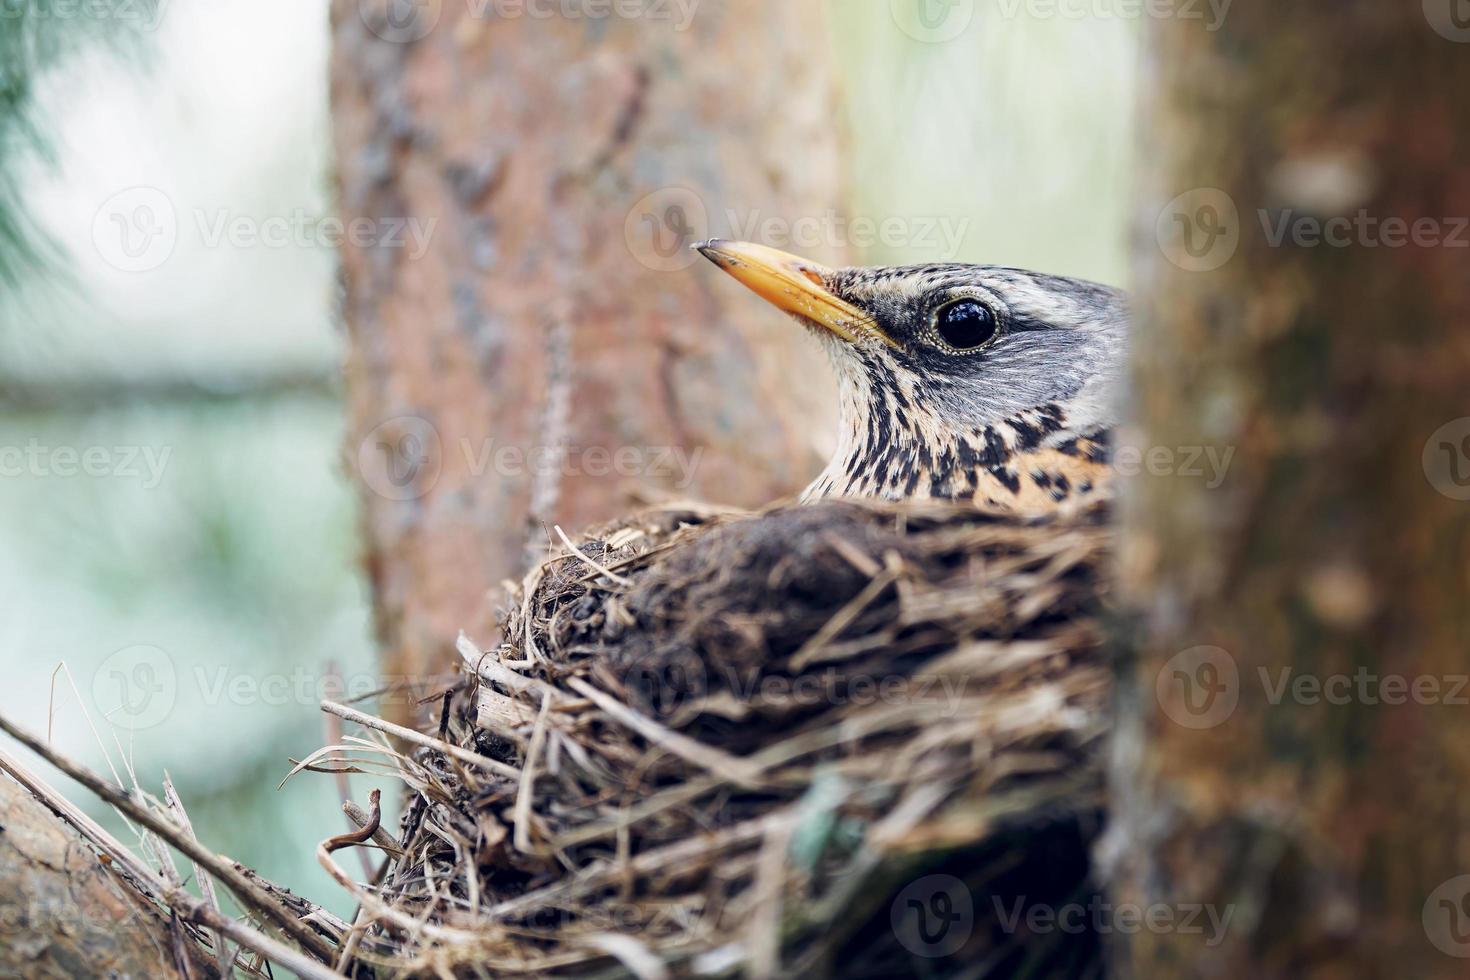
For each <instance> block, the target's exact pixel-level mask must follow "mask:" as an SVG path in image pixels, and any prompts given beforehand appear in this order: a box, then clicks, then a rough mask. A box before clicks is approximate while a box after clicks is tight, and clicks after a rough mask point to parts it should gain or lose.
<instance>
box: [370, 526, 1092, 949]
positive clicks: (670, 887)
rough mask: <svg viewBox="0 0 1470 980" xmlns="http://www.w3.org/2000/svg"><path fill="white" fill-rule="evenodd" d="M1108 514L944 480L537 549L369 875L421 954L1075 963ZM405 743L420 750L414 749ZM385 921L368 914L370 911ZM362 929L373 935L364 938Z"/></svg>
mask: <svg viewBox="0 0 1470 980" xmlns="http://www.w3.org/2000/svg"><path fill="white" fill-rule="evenodd" d="M1108 542H1109V534H1108V531H1107V529H1106V527H1105V525H1104V523H1103V520H1102V515H1101V514H1100V512H1098V511H1096V510H1094V511H1091V512H1087V513H1079V514H1074V515H1071V516H1070V517H1065V518H1057V519H1054V520H1052V521H1048V522H1042V521H1034V520H1020V519H1016V518H1009V517H1003V516H998V515H994V514H986V513H981V512H978V511H976V510H974V509H971V508H962V507H958V506H948V505H937V504H922V505H915V504H906V505H903V506H898V505H888V504H876V503H875V504H866V503H864V504H859V503H843V502H832V503H824V504H819V505H812V506H806V507H789V508H784V509H778V510H773V511H770V512H766V513H763V514H758V515H747V514H733V513H729V512H716V511H710V510H705V509H700V508H666V509H662V510H658V511H653V512H649V513H647V514H643V515H639V516H638V517H636V518H634V519H631V520H628V521H624V522H621V523H619V524H617V525H614V526H611V527H608V528H604V529H602V530H600V531H598V532H596V533H594V534H592V535H590V536H588V537H585V538H583V539H581V540H577V541H573V542H571V543H570V546H569V547H565V548H564V549H563V550H562V551H560V552H558V553H557V554H555V555H553V556H552V557H551V558H549V559H547V560H546V561H545V562H544V563H543V564H542V565H541V566H540V567H539V568H537V569H536V570H535V571H534V572H533V573H532V574H531V575H530V576H529V577H528V578H527V579H526V581H525V582H524V583H523V584H522V586H521V587H520V589H519V590H518V592H517V594H515V595H514V596H513V602H512V603H511V606H510V609H509V612H508V615H507V616H506V617H505V628H504V634H503V636H502V637H501V642H500V643H499V644H498V645H497V646H496V647H494V648H493V649H491V650H489V651H481V650H479V649H477V648H475V647H474V646H473V645H472V644H469V643H468V642H462V645H461V650H462V652H464V653H465V657H466V665H467V669H468V671H469V672H470V673H471V674H472V675H473V678H474V685H473V688H472V697H467V698H460V699H459V700H458V701H457V702H456V705H457V707H456V710H454V711H452V712H451V714H450V717H448V718H447V719H445V720H444V726H445V727H444V729H443V732H444V738H445V739H446V740H448V741H451V742H454V743H456V744H458V745H461V746H463V747H465V748H467V749H470V750H473V751H474V752H475V753H477V754H479V755H481V756H485V757H489V758H490V759H493V760H495V761H496V764H497V765H498V766H510V767H513V771H515V772H517V773H518V774H519V775H518V777H511V776H509V775H507V774H506V773H505V772H504V771H490V770H488V769H485V768H484V767H476V766H474V765H466V764H464V763H463V761H462V760H458V759H451V758H447V757H445V756H442V755H440V754H438V753H434V752H433V751H432V750H426V751H425V754H421V756H420V758H419V762H420V763H426V765H425V768H424V769H423V771H422V772H420V773H419V774H418V775H417V776H415V778H414V779H411V780H410V785H411V786H412V787H413V789H414V790H415V791H416V795H415V797H414V799H413V802H412V805H411V806H410V808H409V812H408V816H407V817H406V819H405V827H404V835H405V836H404V841H405V845H406V846H405V850H406V852H407V857H406V859H405V861H404V862H402V863H401V864H400V865H399V866H398V867H396V868H395V869H394V870H393V872H392V874H391V876H390V878H389V880H388V881H387V883H386V886H385V888H384V892H383V898H384V900H385V901H388V902H389V903H390V904H392V905H393V906H394V907H396V908H397V909H399V910H401V911H403V912H404V913H406V914H408V915H410V916H414V917H419V918H421V919H423V920H424V921H426V922H433V923H438V924H443V925H445V926H449V927H452V928H453V929H454V930H455V935H460V934H461V932H460V931H461V930H467V931H470V932H473V933H474V934H475V935H476V936H477V937H482V938H480V939H478V940H477V941H475V942H459V941H449V940H447V939H445V938H444V936H445V935H448V933H440V934H439V935H438V936H437V937H436V936H431V935H427V934H424V935H417V936H408V935H400V936H398V937H396V940H395V941H396V942H397V943H398V944H399V947H400V951H401V952H403V953H405V954H408V955H411V956H416V957H418V960H417V962H418V963H420V964H421V965H423V966H424V968H425V969H428V968H429V964H432V965H433V967H434V968H435V969H441V970H446V971H452V972H462V973H464V974H465V975H470V974H472V973H473V965H475V964H479V965H481V966H483V967H485V968H489V969H491V970H492V971H493V972H494V973H496V974H498V975H507V974H514V973H527V974H538V975H545V974H565V975H606V974H609V973H611V974H622V975H634V976H638V977H667V976H696V975H706V976H735V975H747V976H775V975H797V974H800V975H804V976H843V977H859V976H875V977H876V976H885V977H887V976H904V975H915V976H919V975H922V976H947V975H952V974H954V973H956V972H957V971H958V970H959V969H960V968H961V967H962V966H964V967H966V968H973V967H974V966H975V965H976V964H982V963H984V964H990V968H991V969H992V970H994V971H995V972H996V974H997V975H1007V974H1008V973H1009V972H1010V971H1012V970H1020V969H1022V968H1023V967H1024V968H1025V969H1027V970H1030V971H1033V972H1032V973H1031V975H1038V976H1040V975H1071V974H1073V973H1074V971H1076V972H1079V973H1080V972H1082V971H1083V968H1084V967H1085V965H1086V964H1087V963H1089V962H1092V961H1094V959H1095V957H1096V956H1097V944H1096V939H1095V936H1093V935H1092V934H1091V933H1090V932H1087V931H1084V933H1083V934H1081V935H1079V934H1077V933H1076V932H1075V931H1074V930H1068V931H1062V930H1058V929H1053V930H1047V931H1038V930H1029V931H1028V929H1029V927H1028V925H1027V922H1028V921H1032V920H1028V917H1027V914H1026V913H1027V911H1028V910H1029V909H1031V908H1032V907H1035V906H1037V905H1044V906H1047V907H1050V908H1052V909H1055V908H1057V907H1058V906H1060V905H1062V904H1064V903H1074V902H1075V903H1083V904H1085V903H1086V902H1087V900H1088V897H1089V896H1090V894H1091V891H1090V887H1091V886H1090V884H1089V883H1088V881H1087V868H1088V859H1087V855H1088V848H1089V845H1090V841H1091V838H1092V835H1093V834H1094V832H1095V830H1096V825H1097V822H1098V819H1099V813H1100V810H1101V784H1102V779H1101V774H1100V766H1099V762H1098V758H1097V755H1098V748H1099V743H1100V737H1101V736H1102V734H1103V733H1104V731H1105V728H1106V725H1107V714H1106V707H1107V701H1108V692H1109V685H1110V672H1109V669H1108V666H1107V664H1106V663H1105V658H1104V656H1103V635H1102V627H1101V621H1100V615H1101V607H1102V602H1103V600H1104V599H1105V596H1104V594H1103V592H1104V589H1103V584H1102V583H1103V568H1104V562H1105V560H1106V558H1107V548H1108ZM425 755H427V756H428V757H429V758H432V759H433V760H434V761H433V762H432V764H427V763H428V760H427V759H426V758H425ZM381 938H382V939H383V940H387V939H390V938H394V937H393V936H392V934H391V931H390V932H389V933H388V934H385V936H383V937H381ZM374 948H376V949H378V950H382V949H383V948H384V947H383V945H382V944H381V943H378V944H374Z"/></svg>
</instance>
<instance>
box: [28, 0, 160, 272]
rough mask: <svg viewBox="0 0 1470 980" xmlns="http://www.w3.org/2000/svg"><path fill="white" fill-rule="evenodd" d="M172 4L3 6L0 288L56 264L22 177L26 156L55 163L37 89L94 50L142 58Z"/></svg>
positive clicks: (49, 1)
mask: <svg viewBox="0 0 1470 980" xmlns="http://www.w3.org/2000/svg"><path fill="white" fill-rule="evenodd" d="M166 3H167V0H0V282H3V283H5V284H6V285H10V286H14V285H16V284H17V283H18V282H19V281H20V278H21V276H22V274H23V273H25V272H31V271H36V270H37V269H39V268H42V267H44V266H45V265H46V264H48V263H49V262H52V261H54V260H55V258H56V255H55V251H54V248H53V246H52V244H51V243H50V242H48V241H46V239H45V237H44V235H43V234H42V233H41V232H40V230H39V229H38V228H37V227H36V226H35V224H34V223H33V222H32V221H31V220H30V219H29V217H28V216H27V214H26V209H25V199H24V196H23V194H22V188H21V187H20V184H19V179H18V176H17V173H16V170H17V167H16V164H17V161H18V159H19V158H20V157H21V155H22V154H23V153H24V152H27V151H29V152H33V153H36V152H39V153H41V154H43V156H46V157H47V158H48V159H49V154H48V147H47V145H46V138H45V137H46V133H45V127H44V124H43V123H42V122H41V121H39V120H38V119H37V118H36V115H35V106H34V95H35V90H36V84H37V81H38V80H39V79H40V78H41V76H42V75H43V74H44V73H45V72H46V71H47V70H49V69H52V68H54V67H56V66H57V65H59V64H61V63H62V62H63V61H64V59H65V58H66V57H67V56H68V55H71V54H73V53H75V52H77V51H79V50H81V49H83V48H85V47H87V46H91V45H107V46H109V47H111V48H112V49H113V50H115V51H117V52H119V53H122V54H126V55H132V56H136V55H138V54H140V53H141V51H142V50H143V46H142V44H141V43H140V42H141V39H142V38H143V37H144V36H145V33H146V32H147V31H148V30H150V29H152V28H153V27H155V26H156V25H157V22H158V19H159V17H160V16H161V15H162V13H163V8H164V6H165V5H166Z"/></svg>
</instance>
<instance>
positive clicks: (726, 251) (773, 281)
mask: <svg viewBox="0 0 1470 980" xmlns="http://www.w3.org/2000/svg"><path fill="white" fill-rule="evenodd" d="M694 247H695V248H697V249H699V251H700V252H701V253H702V254H703V255H704V257H705V258H707V259H709V260H710V261H711V262H713V263H714V264H715V265H717V266H719V267H720V268H721V269H724V270H725V271H726V272H728V273H729V274H730V275H732V276H734V277H735V278H736V279H737V280H739V281H740V282H741V283H743V284H744V285H745V286H746V287H747V288H748V289H750V290H751V291H752V292H753V293H755V294H756V295H757V296H759V297H761V298H762V299H764V300H765V301H766V302H768V303H770V304H772V305H773V306H775V307H776V308H777V309H779V310H784V311H786V312H787V313H790V314H793V315H794V316H799V317H801V318H802V319H803V320H808V321H810V322H812V323H815V324H816V325H817V326H820V327H825V328H826V329H827V330H830V331H832V332H833V333H834V334H836V335H837V336H839V337H841V338H842V339H843V340H846V341H848V342H849V343H856V342H857V341H858V340H860V339H862V338H864V337H876V338H878V339H879V340H882V341H883V342H884V343H886V344H890V345H891V344H892V343H893V342H892V341H891V340H889V339H888V338H887V337H886V336H884V334H883V332H882V331H881V330H879V329H878V326H877V324H875V323H874V322H873V318H872V317H871V316H869V315H868V314H866V313H864V312H863V311H862V310H860V309H858V308H857V307H856V306H853V305H852V304H851V303H848V302H847V301H846V300H843V299H840V298H839V297H837V296H835V295H833V293H832V292H831V291H830V290H828V289H827V287H826V285H825V282H826V278H827V275H828V272H829V270H828V269H827V268H826V267H824V266H821V265H818V264H817V263H815V262H808V261H806V260H805V259H802V258H798V257H797V256H795V255H790V254H788V253H786V252H782V251H781V250H780V249H775V248H769V247H768V246H765V245H756V244H753V243H751V242H725V241H720V240H719V239H713V240H711V241H707V242H699V243H698V244H696V245H695V246H694Z"/></svg>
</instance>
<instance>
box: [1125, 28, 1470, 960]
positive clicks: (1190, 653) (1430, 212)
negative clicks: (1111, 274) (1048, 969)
mask: <svg viewBox="0 0 1470 980" xmlns="http://www.w3.org/2000/svg"><path fill="white" fill-rule="evenodd" d="M1457 2H1459V0H1444V2H1442V3H1441V2H1437V0H1427V2H1425V3H1420V2H1418V0H1413V2H1406V3H1381V2H1366V0H1364V2H1356V0H1355V2H1350V3H1343V2H1341V0H1304V2H1299V3H1291V4H1281V3H1270V4H1267V3H1241V4H1236V5H1235V6H1234V7H1233V8H1232V9H1231V10H1230V11H1229V13H1228V16H1227V17H1226V19H1225V21H1224V25H1223V27H1222V28H1221V29H1220V30H1219V31H1217V32H1210V31H1207V30H1205V29H1203V27H1202V26H1201V25H1200V23H1199V22H1198V21H1191V20H1176V21H1171V22H1167V23H1166V24H1164V25H1163V26H1161V27H1158V28H1156V30H1155V34H1154V37H1153V56H1154V60H1155V62H1156V63H1155V65H1154V66H1153V68H1154V70H1153V74H1152V77H1151V78H1146V79H1145V89H1144V90H1145V93H1146V100H1147V104H1146V106H1145V108H1144V112H1143V118H1144V120H1145V128H1146V131H1147V138H1146V141H1145V145H1146V147H1147V151H1146V153H1145V154H1144V159H1145V160H1146V161H1147V165H1148V166H1149V168H1150V169H1149V174H1148V182H1147V194H1146V196H1145V200H1146V202H1147V204H1146V208H1145V215H1144V218H1145V221H1146V223H1147V234H1146V235H1145V236H1144V238H1145V239H1146V241H1147V243H1148V248H1145V249H1144V250H1143V252H1142V259H1141V262H1140V263H1139V272H1140V284H1141V287H1142V288H1141V297H1140V298H1141V304H1140V305H1141V309H1140V311H1139V312H1140V317H1139V318H1140V323H1139V329H1138V332H1137V335H1136V341H1135V352H1136V353H1135V365H1136V370H1135V390H1136V392H1137V396H1136V402H1137V404H1136V406H1135V417H1136V420H1137V427H1136V430H1135V431H1134V432H1133V433H1131V434H1130V435H1129V436H1127V437H1125V438H1124V439H1122V440H1120V447H1119V449H1118V454H1119V455H1118V462H1119V465H1120V466H1126V467H1130V468H1131V467H1135V466H1136V467H1138V468H1140V469H1141V470H1142V471H1143V475H1142V476H1141V477H1140V479H1138V480H1136V481H1133V483H1132V487H1131V490H1130V496H1129V499H1128V500H1127V506H1126V514H1125V526H1126V534H1127V536H1128V537H1127V543H1126V545H1125V549H1126V550H1125V558H1124V561H1123V577H1124V582H1125V591H1126V592H1127V594H1128V595H1129V596H1130V598H1131V600H1132V602H1133V604H1134V606H1135V608H1136V610H1137V612H1138V613H1139V623H1138V625H1139V633H1138V636H1139V639H1138V640H1137V642H1136V643H1134V644H1133V647H1134V651H1135V653H1136V657H1135V658H1132V659H1130V661H1129V662H1128V663H1127V664H1125V667H1124V670H1123V676H1122V681H1121V693H1120V714H1121V717H1120V722H1119V725H1120V730H1119V734H1118V737H1117V740H1116V752H1115V757H1114V765H1115V770H1114V795H1115V801H1114V805H1115V810H1116V813H1115V819H1114V825H1113V827H1112V830H1111V832H1110V837H1109V840H1108V841H1107V843H1106V844H1105V846H1104V849H1103V856H1104V859H1105V863H1109V862H1116V863H1115V864H1114V870H1115V875H1116V877H1115V881H1116V884H1117V891H1116V893H1115V894H1116V897H1117V898H1119V899H1120V900H1124V901H1128V902H1135V903H1140V904H1143V905H1149V904H1157V905H1159V906H1160V907H1161V908H1163V909H1164V910H1172V912H1173V913H1174V916H1173V919H1172V924H1165V919H1164V915H1163V912H1159V913H1158V914H1157V915H1156V918H1155V919H1154V924H1153V925H1145V926H1143V927H1142V929H1141V931H1139V932H1138V933H1137V934H1136V935H1134V936H1133V937H1132V939H1131V941H1130V942H1129V943H1128V947H1129V948H1128V949H1127V950H1126V953H1125V955H1124V956H1123V957H1122V959H1123V960H1124V961H1125V962H1124V966H1125V970H1124V972H1125V973H1129V972H1131V973H1133V974H1136V975H1139V976H1151V977H1152V976H1170V977H1183V976H1210V977H1256V978H1273V977H1347V976H1362V977H1370V976H1372V977H1380V976H1381V977H1387V976H1402V977H1416V978H1426V977H1437V976H1451V975H1453V976H1463V975H1464V971H1465V968H1466V965H1465V963H1464V962H1463V958H1464V957H1467V956H1470V918H1467V912H1470V897H1467V896H1470V877H1466V875H1470V796H1467V795H1466V794H1465V793H1464V787H1465V786H1466V785H1467V781H1470V708H1467V707H1466V706H1465V705H1466V695H1467V693H1470V689H1467V688H1466V687H1465V685H1464V677H1465V675H1466V674H1467V673H1470V666H1467V665H1470V656H1467V648H1470V603H1467V596H1470V559H1467V556H1470V503H1467V499H1470V419H1467V418H1465V416H1466V415H1467V414H1470V398H1467V392H1470V381H1467V379H1470V331H1467V329H1466V327H1467V326H1470V250H1467V248H1466V246H1467V244H1470V235H1467V234H1466V230H1465V225H1466V221H1465V216H1467V215H1470V166H1467V164H1466V161H1467V159H1470V102H1467V101H1466V99H1465V93H1466V92H1467V91H1470V46H1467V45H1466V44H1465V43H1456V42H1457V41H1458V42H1465V41H1470V23H1461V21H1457V20H1456V19H1455V18H1454V17H1453V14H1454V12H1455V8H1454V7H1453V4H1454V3H1457ZM1460 13H1461V14H1463V3H1461V6H1460ZM1461 20H1463V18H1461ZM1166 202H1169V203H1166ZM1342 216H1345V217H1346V218H1348V219H1350V221H1349V222H1348V223H1346V224H1344V223H1343V222H1336V223H1333V224H1327V223H1326V222H1327V220H1328V219H1332V218H1336V217H1342ZM1156 218H1157V221H1156V220H1155V219H1156ZM1390 219H1391V220H1390ZM1416 222H1417V224H1416ZM1318 223H1321V224H1320V225H1319V224H1318ZM1283 229H1284V230H1285V231H1284V237H1278V236H1282V230H1283ZM1314 229H1320V235H1318V234H1315V233H1314ZM1156 239H1157V242H1158V247H1155V240H1156ZM1314 242H1315V244H1314ZM1129 447H1134V448H1136V449H1139V450H1141V451H1142V455H1141V456H1140V455H1135V454H1134V452H1133V449H1131V448H1129ZM1206 449H1208V450H1211V451H1213V452H1214V454H1215V456H1214V462H1213V463H1211V462H1210V459H1211V458H1210V457H1209V456H1208V455H1207V454H1205V453H1203V452H1201V451H1202V450H1206ZM1230 451H1233V453H1234V455H1233V458H1231V457H1228V456H1227V455H1226V454H1227V453H1228V452H1230ZM1222 462H1223V465H1222ZM1197 471H1202V472H1198V473H1197ZM1222 472H1223V475H1224V478H1223V482H1221V481H1220V480H1219V479H1218V477H1219V476H1220V475H1221V474H1222ZM1194 904H1202V905H1205V906H1212V907H1213V912H1214V913H1215V915H1216V919H1217V920H1218V919H1223V918H1224V917H1225V916H1226V915H1229V916H1230V918H1229V919H1228V923H1227V924H1226V925H1224V926H1223V928H1222V929H1215V928H1212V927H1211V926H1210V924H1209V922H1210V920H1209V918H1208V916H1206V915H1201V916H1199V917H1197V918H1194V919H1191V920H1190V921H1191V922H1193V923H1194V925H1196V926H1201V925H1202V926H1203V927H1204V928H1203V931H1202V932H1197V931H1194V930H1193V929H1189V928H1186V927H1185V921H1184V920H1185V915H1186V914H1187V909H1186V908H1185V907H1186V906H1191V905H1194ZM1211 940H1215V941H1214V942H1212V941H1211Z"/></svg>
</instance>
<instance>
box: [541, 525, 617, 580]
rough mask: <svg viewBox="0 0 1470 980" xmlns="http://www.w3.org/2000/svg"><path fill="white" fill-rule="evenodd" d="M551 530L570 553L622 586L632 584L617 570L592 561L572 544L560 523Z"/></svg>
mask: <svg viewBox="0 0 1470 980" xmlns="http://www.w3.org/2000/svg"><path fill="white" fill-rule="evenodd" d="M552 530H553V531H555V532H556V536H557V537H559V538H561V543H562V544H564V545H566V546H567V550H568V551H570V552H571V553H572V554H574V555H576V556H577V557H578V558H580V559H582V561H584V562H586V563H587V564H588V565H590V566H592V567H593V568H595V569H597V571H598V572H600V573H602V574H603V575H606V576H607V577H608V578H610V579H612V580H613V581H614V582H616V583H618V584H619V585H621V586H623V587H624V588H626V587H628V586H630V585H632V584H633V580H632V579H630V578H624V577H623V576H621V575H619V574H618V573H617V572H612V571H609V570H608V569H606V568H604V567H603V566H601V565H599V564H598V563H597V562H595V561H593V560H592V559H591V558H589V557H587V555H586V553H584V552H583V551H582V549H581V548H578V547H577V546H576V545H574V544H572V539H571V538H569V537H567V532H565V531H563V530H562V529H561V525H560V524H557V525H555V526H553V527H552Z"/></svg>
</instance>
